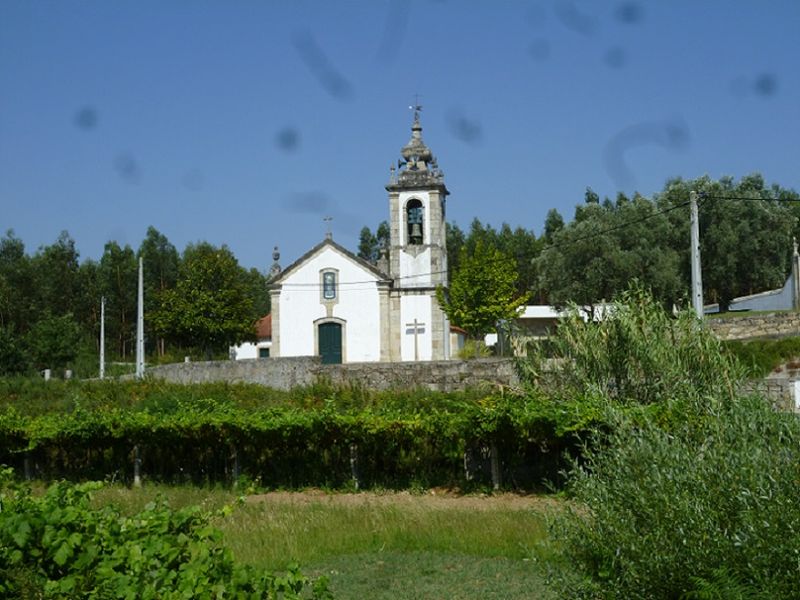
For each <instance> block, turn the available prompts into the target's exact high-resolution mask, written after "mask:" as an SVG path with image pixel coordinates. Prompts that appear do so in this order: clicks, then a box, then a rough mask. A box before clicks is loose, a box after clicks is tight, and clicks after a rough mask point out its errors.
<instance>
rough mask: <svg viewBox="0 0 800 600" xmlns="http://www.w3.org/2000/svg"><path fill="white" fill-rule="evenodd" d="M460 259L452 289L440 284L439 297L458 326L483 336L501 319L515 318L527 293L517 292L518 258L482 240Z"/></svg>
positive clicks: (462, 254) (476, 337)
mask: <svg viewBox="0 0 800 600" xmlns="http://www.w3.org/2000/svg"><path fill="white" fill-rule="evenodd" d="M459 262H460V267H459V269H458V271H457V272H456V274H455V275H454V276H453V280H452V281H451V282H450V288H449V290H445V289H444V288H442V287H439V288H438V289H437V290H436V299H437V300H438V302H439V305H440V306H441V307H442V310H444V312H445V314H446V315H447V317H448V318H449V319H450V321H451V322H452V323H453V324H454V325H457V326H458V327H461V328H463V329H464V330H465V331H466V332H467V334H468V335H469V337H471V338H473V339H482V338H483V336H485V335H486V334H487V333H489V332H490V331H494V330H495V327H496V325H497V322H498V321H501V320H505V319H512V318H514V317H515V316H516V315H517V314H518V312H519V309H520V307H521V306H523V305H524V304H525V302H526V301H527V295H524V294H522V295H520V294H519V293H518V291H517V279H518V277H519V276H518V272H517V266H516V263H515V261H514V259H513V258H512V257H510V256H507V255H505V254H503V253H502V252H501V251H500V250H499V249H497V248H495V247H492V246H488V245H486V243H485V242H483V241H481V240H479V241H477V242H476V244H475V248H474V253H473V254H472V255H470V254H469V253H468V251H467V248H466V247H464V248H462V249H461V256H460V261H459Z"/></svg>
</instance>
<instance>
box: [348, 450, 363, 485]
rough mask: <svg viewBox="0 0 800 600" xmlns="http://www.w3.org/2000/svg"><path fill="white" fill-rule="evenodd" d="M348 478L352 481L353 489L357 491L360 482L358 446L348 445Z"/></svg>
mask: <svg viewBox="0 0 800 600" xmlns="http://www.w3.org/2000/svg"><path fill="white" fill-rule="evenodd" d="M350 476H351V477H352V479H353V487H355V489H356V491H358V489H359V487H361V482H360V481H359V480H358V446H357V445H356V444H350Z"/></svg>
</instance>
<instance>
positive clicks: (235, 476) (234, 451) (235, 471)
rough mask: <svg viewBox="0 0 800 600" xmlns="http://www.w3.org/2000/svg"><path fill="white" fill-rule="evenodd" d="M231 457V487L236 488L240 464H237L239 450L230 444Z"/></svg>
mask: <svg viewBox="0 0 800 600" xmlns="http://www.w3.org/2000/svg"><path fill="white" fill-rule="evenodd" d="M231 458H232V459H233V473H231V474H232V475H233V487H234V488H236V486H237V485H239V474H240V466H239V450H238V449H237V448H236V446H232V452H231Z"/></svg>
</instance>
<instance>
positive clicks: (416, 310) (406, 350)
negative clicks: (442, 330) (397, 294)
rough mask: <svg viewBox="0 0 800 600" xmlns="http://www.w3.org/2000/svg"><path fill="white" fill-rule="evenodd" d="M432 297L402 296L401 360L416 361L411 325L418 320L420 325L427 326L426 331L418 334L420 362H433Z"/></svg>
mask: <svg viewBox="0 0 800 600" xmlns="http://www.w3.org/2000/svg"><path fill="white" fill-rule="evenodd" d="M431 311H432V304H431V297H430V296H402V297H401V298H400V358H401V360H414V333H413V331H414V329H413V327H409V324H410V323H413V322H414V319H415V318H416V319H417V322H418V323H424V324H425V330H424V331H422V332H420V333H418V334H417V349H418V353H419V354H418V356H419V360H431V358H432V356H433V353H432V339H433V338H432V336H431V326H432V320H431Z"/></svg>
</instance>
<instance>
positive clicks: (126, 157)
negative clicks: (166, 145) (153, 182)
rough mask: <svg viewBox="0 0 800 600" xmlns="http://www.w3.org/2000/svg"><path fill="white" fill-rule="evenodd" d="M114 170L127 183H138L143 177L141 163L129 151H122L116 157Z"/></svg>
mask: <svg viewBox="0 0 800 600" xmlns="http://www.w3.org/2000/svg"><path fill="white" fill-rule="evenodd" d="M114 170H116V172H117V175H119V176H120V177H121V178H122V179H123V180H124V181H126V182H127V183H132V184H136V183H139V181H140V180H141V178H142V170H141V168H140V167H139V163H138V162H137V161H136V158H134V156H133V155H132V154H130V153H129V152H122V153H120V154H118V155H117V156H116V157H115V158H114Z"/></svg>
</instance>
